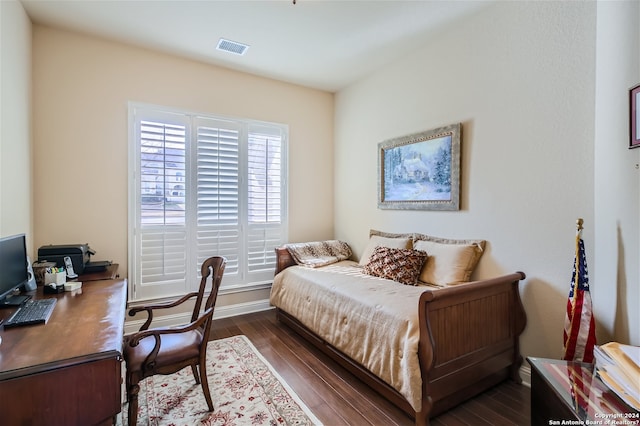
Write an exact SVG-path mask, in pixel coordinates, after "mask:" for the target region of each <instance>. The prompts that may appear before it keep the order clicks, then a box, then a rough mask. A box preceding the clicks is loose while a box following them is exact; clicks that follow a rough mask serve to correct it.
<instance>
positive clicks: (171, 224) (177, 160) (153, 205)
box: [135, 113, 188, 297]
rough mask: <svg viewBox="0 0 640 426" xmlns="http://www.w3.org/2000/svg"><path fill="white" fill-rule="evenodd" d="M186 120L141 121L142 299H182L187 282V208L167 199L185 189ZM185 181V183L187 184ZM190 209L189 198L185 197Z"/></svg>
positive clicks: (160, 118)
mask: <svg viewBox="0 0 640 426" xmlns="http://www.w3.org/2000/svg"><path fill="white" fill-rule="evenodd" d="M187 125H188V120H187V118H186V117H184V116H180V115H175V114H160V113H157V114H155V117H153V118H151V119H144V120H143V119H141V118H140V117H136V126H135V127H136V131H137V133H138V138H139V139H138V140H139V144H138V148H139V149H138V152H137V154H138V156H137V164H136V166H137V171H138V174H137V177H138V179H137V182H138V183H139V184H138V185H137V188H136V190H137V192H138V200H139V203H138V209H137V215H136V222H137V225H138V226H137V230H138V232H137V233H136V238H137V243H138V247H139V257H138V262H139V264H140V267H139V268H138V271H137V272H138V274H137V277H136V278H137V280H138V282H139V288H138V291H139V295H140V297H145V296H148V295H155V294H157V293H158V292H161V293H168V294H181V293H183V292H184V291H185V288H186V287H185V279H186V277H187V271H188V267H187V250H188V244H187V227H186V217H185V211H184V208H180V207H179V204H178V203H177V202H169V201H168V198H167V194H169V193H170V191H171V189H173V188H174V187H176V186H179V185H184V182H183V180H184V175H185V169H186V163H187V152H186V149H187V137H188V135H187ZM181 179H182V182H181ZM182 200H183V201H182V202H183V203H184V194H183V195H182Z"/></svg>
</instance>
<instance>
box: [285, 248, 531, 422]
mask: <svg viewBox="0 0 640 426" xmlns="http://www.w3.org/2000/svg"><path fill="white" fill-rule="evenodd" d="M276 257H277V259H276V274H278V273H279V272H280V271H282V270H283V269H285V268H287V267H289V266H292V265H295V264H296V263H295V261H294V260H293V258H292V257H291V255H290V254H289V252H288V251H287V249H286V248H277V249H276ZM524 278H525V274H524V273H522V272H516V273H513V274H509V275H505V276H501V277H497V278H492V279H488V280H482V281H474V282H470V283H465V284H457V285H455V286H451V287H447V288H440V289H426V290H425V291H424V293H422V295H421V296H420V300H419V302H418V307H419V311H418V312H419V320H420V343H419V346H418V357H419V360H420V370H421V376H422V409H421V410H420V411H419V412H416V411H414V410H413V408H412V407H411V405H410V404H409V402H408V401H407V400H406V399H405V398H404V397H403V396H402V395H401V394H400V393H399V392H398V391H396V390H395V389H393V388H392V387H391V386H389V385H388V384H387V383H385V382H383V381H382V380H380V379H379V378H378V377H377V376H375V375H374V374H372V373H371V372H370V371H369V370H367V369H366V368H364V367H363V366H362V365H360V364H359V363H357V362H355V361H353V360H352V359H350V358H349V357H348V356H346V355H344V354H343V353H342V352H340V351H339V350H338V349H336V348H334V347H333V346H332V345H331V344H330V343H328V342H326V341H325V340H323V339H322V338H320V337H319V336H318V335H317V334H316V333H314V332H313V331H312V330H309V329H308V328H306V327H305V326H304V325H302V324H301V323H300V322H299V321H298V320H297V319H295V318H294V317H292V316H291V315H289V314H288V313H287V312H285V311H283V310H281V309H276V312H277V318H278V320H279V321H281V322H282V323H284V324H286V325H288V326H289V327H291V328H292V329H293V330H295V331H296V332H297V333H299V334H300V335H302V336H303V337H304V338H306V339H307V340H308V341H309V342H311V343H312V344H314V345H315V346H316V347H318V348H319V349H320V350H321V351H322V352H324V353H325V354H327V355H328V356H330V357H331V358H332V359H334V360H335V361H337V362H338V363H339V364H341V365H342V366H343V367H345V368H346V369H348V370H349V371H350V372H352V373H353V374H354V375H355V376H356V377H358V378H359V379H360V380H362V381H363V382H365V383H366V384H367V385H369V386H370V387H372V388H373V389H374V390H376V391H377V392H378V393H380V394H381V395H382V396H384V397H385V398H387V399H388V400H389V401H391V402H392V403H393V404H395V405H396V406H398V407H399V408H400V409H402V410H403V411H405V412H406V413H407V414H408V415H409V416H411V417H412V418H414V419H415V424H416V425H417V426H426V425H428V424H429V418H431V417H435V416H437V415H438V414H441V413H442V412H444V411H446V410H448V409H450V408H452V407H454V406H456V405H458V404H459V403H461V402H462V401H464V400H466V399H469V398H471V397H473V396H475V395H478V394H479V393H481V392H483V391H485V390H487V389H489V388H490V387H492V386H494V385H496V384H498V383H500V382H502V381H504V380H506V379H507V378H511V379H512V380H514V381H515V382H516V383H521V382H522V379H521V378H520V373H519V369H520V365H521V364H522V356H521V355H520V348H519V342H518V340H519V336H520V334H522V332H523V331H524V328H525V325H526V321H527V320H526V314H525V312H524V308H523V306H522V301H521V299H520V291H519V289H518V284H519V282H520V280H523V279H524Z"/></svg>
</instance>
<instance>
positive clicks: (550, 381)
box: [527, 357, 639, 426]
mask: <svg viewBox="0 0 640 426" xmlns="http://www.w3.org/2000/svg"><path fill="white" fill-rule="evenodd" d="M527 361H528V362H529V364H531V424H532V425H533V426H538V425H540V426H542V425H545V426H546V425H572V424H576V425H580V424H582V425H584V424H590V425H623V424H628V425H637V424H638V423H639V414H638V412H637V411H635V410H633V409H632V408H631V407H629V406H628V405H626V404H625V403H624V402H623V401H622V400H621V399H620V398H618V397H617V395H615V393H613V392H612V391H611V390H609V388H607V386H606V385H605V384H604V383H602V381H601V380H600V379H599V378H598V377H597V376H596V374H595V373H594V369H593V364H586V363H581V362H573V361H561V360H555V359H544V358H533V357H528V358H527ZM625 421H626V422H628V423H625Z"/></svg>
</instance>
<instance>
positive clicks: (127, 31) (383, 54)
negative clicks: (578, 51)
mask: <svg viewBox="0 0 640 426" xmlns="http://www.w3.org/2000/svg"><path fill="white" fill-rule="evenodd" d="M492 1H493V0H472V1H461V0H457V1H451V0H449V1H446V0H440V1H433V0H429V1H427V0H413V1H400V0H395V1H391V0H389V1H382V0H368V1H365V0H333V1H332V0H297V4H295V5H294V4H293V2H292V0H254V1H248V0H235V1H231V0H227V1H223V0H199V1H187V0H180V1H179V0H131V1H114V0H72V1H68V0H67V1H65V0H21V2H22V4H23V5H24V8H25V10H26V11H27V13H28V15H29V16H30V18H31V20H32V21H33V22H34V23H38V24H44V25H49V26H54V27H62V28H67V29H70V30H74V31H79V32H82V33H88V34H94V35H97V36H100V37H105V38H108V39H112V40H116V41H121V42H125V43H129V44H133V45H138V46H142V47H146V48H150V49H155V50H159V51H164V52H167V53H171V54H174V55H178V56H183V57H187V58H191V59H195V60H198V61H203V62H207V63H212V64H216V65H220V66H224V67H227V68H232V69H235V70H239V71H245V72H249V73H252V74H257V75H261V76H265V77H269V78H274V79H278V80H283V81H287V82H291V83H295V84H300V85H304V86H308V87H313V88H317V89H321V90H327V91H331V92H335V91H338V90H340V89H341V88H344V87H345V86H347V85H349V84H350V83H352V82H354V81H356V80H357V79H359V78H361V77H362V76H364V75H367V74H368V73H370V72H372V71H374V70H375V69H377V68H378V67H380V66H382V65H384V64H387V63H389V62H391V61H393V60H395V59H397V58H400V57H402V56H403V55H405V54H407V53H409V52H411V51H412V50H415V49H417V48H418V47H420V46H421V45H423V44H424V43H426V41H427V40H428V38H429V37H430V36H431V35H433V34H434V33H435V32H437V31H441V30H442V29H443V28H446V26H448V25H452V24H453V22H455V21H456V20H458V19H461V18H463V17H465V16H467V15H470V14H473V13H475V12H477V11H478V10H480V9H481V8H484V7H486V6H487V5H489V4H491V3H492ZM221 37H223V38H227V39H229V40H233V41H237V42H241V43H244V44H248V45H249V46H250V48H249V49H248V50H247V52H246V54H245V55H244V56H237V55H233V54H230V53H227V52H221V51H218V50H216V45H217V43H218V40H219V39H220V38H221Z"/></svg>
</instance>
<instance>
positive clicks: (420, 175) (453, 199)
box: [378, 123, 462, 210]
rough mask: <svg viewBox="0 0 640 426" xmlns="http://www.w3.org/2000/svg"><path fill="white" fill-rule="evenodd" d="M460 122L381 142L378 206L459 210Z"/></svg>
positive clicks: (403, 208)
mask: <svg viewBox="0 0 640 426" xmlns="http://www.w3.org/2000/svg"><path fill="white" fill-rule="evenodd" d="M461 130H462V125H461V124H460V123H457V124H450V125H448V126H444V127H440V128H437V129H433V130H428V131H426V132H421V133H416V134H413V135H408V136H403V137H399V138H394V139H389V140H386V141H384V142H380V143H379V144H378V208H381V209H399V210H411V209H412V210H460V137H461V135H460V133H461Z"/></svg>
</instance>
